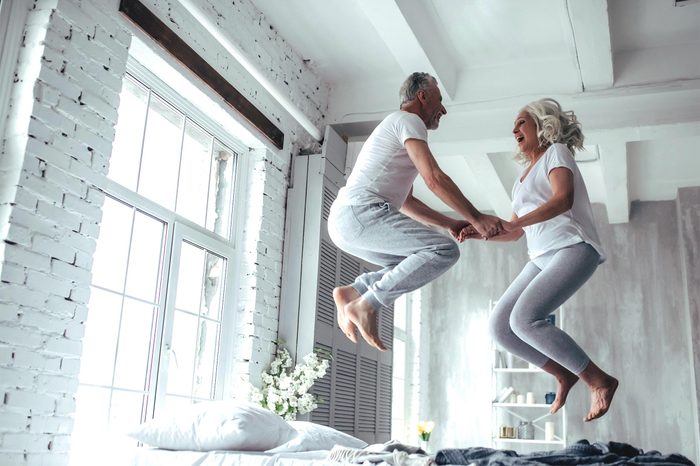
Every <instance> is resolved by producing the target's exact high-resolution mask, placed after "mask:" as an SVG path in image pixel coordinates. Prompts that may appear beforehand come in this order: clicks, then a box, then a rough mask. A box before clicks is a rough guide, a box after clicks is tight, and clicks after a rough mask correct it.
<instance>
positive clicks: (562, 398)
mask: <svg viewBox="0 0 700 466" xmlns="http://www.w3.org/2000/svg"><path fill="white" fill-rule="evenodd" d="M556 379H557V385H558V386H557V397H556V398H555V399H554V402H553V403H552V407H551V408H550V409H549V412H550V414H554V413H556V412H557V411H559V410H560V409H561V407H562V406H564V403H566V397H567V396H568V395H569V390H571V387H573V386H574V385H576V382H578V376H576V374H574V373H572V372H569V371H566V372H565V373H563V374H562V375H559V376H557V377H556Z"/></svg>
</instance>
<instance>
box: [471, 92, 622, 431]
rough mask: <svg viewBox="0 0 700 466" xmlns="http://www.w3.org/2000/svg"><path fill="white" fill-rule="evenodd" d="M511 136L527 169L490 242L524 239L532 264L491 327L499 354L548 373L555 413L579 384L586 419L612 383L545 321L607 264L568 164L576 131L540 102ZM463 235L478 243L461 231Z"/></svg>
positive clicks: (566, 115) (579, 140) (557, 109)
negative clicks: (586, 400) (585, 391)
mask: <svg viewBox="0 0 700 466" xmlns="http://www.w3.org/2000/svg"><path fill="white" fill-rule="evenodd" d="M513 135H514V136H515V140H516V141H517V144H518V158H519V159H520V160H522V161H523V162H524V163H523V165H524V166H525V169H524V170H523V172H522V175H521V176H520V178H518V179H517V180H516V182H515V186H513V196H512V198H513V217H512V220H511V222H503V226H504V229H505V232H504V233H503V234H501V235H499V236H497V237H491V239H490V240H491V241H494V240H495V241H515V240H518V239H519V238H520V237H521V236H522V235H523V234H525V236H526V237H527V246H528V254H529V256H530V262H528V263H527V264H526V265H525V268H524V269H523V270H522V272H521V273H520V275H518V277H517V278H516V279H515V280H514V281H513V283H511V285H510V286H509V287H508V289H507V290H506V292H505V293H504V294H503V296H502V297H501V299H500V300H499V301H498V304H497V305H496V308H495V311H494V313H493V315H492V317H491V321H490V329H491V333H492V335H493V337H494V339H495V340H496V341H497V343H498V344H500V345H501V346H502V347H503V348H505V349H506V350H508V351H510V352H511V353H513V354H515V355H516V356H518V357H520V358H522V359H525V360H526V361H529V362H530V363H532V364H534V365H536V366H538V367H540V368H542V369H543V370H544V371H546V372H548V373H550V374H552V375H553V376H554V377H555V378H556V379H557V382H558V389H557V395H556V399H555V401H554V403H553V404H552V407H551V412H552V413H555V412H556V411H558V410H559V408H561V407H562V406H563V405H564V402H565V401H566V396H567V394H568V393H569V390H570V389H571V387H573V385H574V384H575V383H576V382H577V381H578V379H581V380H583V381H584V382H585V383H586V384H587V385H588V388H589V389H590V391H591V408H590V411H589V413H588V415H586V417H585V418H584V421H591V420H593V419H596V418H598V417H600V416H602V415H603V414H605V413H606V412H607V410H608V408H609V407H610V402H611V401H612V397H613V395H614V394H615V390H616V389H617V385H618V381H617V379H615V378H614V377H612V376H610V375H608V374H606V373H605V372H603V371H602V370H601V369H600V368H599V367H598V366H596V365H595V364H594V363H593V361H591V359H590V358H589V357H588V355H586V353H585V352H584V351H583V350H582V349H581V348H580V347H579V346H578V345H577V344H576V342H575V341H574V340H573V339H572V338H571V337H570V336H569V335H567V334H566V333H564V332H563V331H562V330H561V329H559V328H557V327H556V326H554V325H552V324H550V323H549V322H548V321H547V320H545V318H546V317H547V316H548V315H549V314H550V313H551V312H553V311H554V310H555V309H557V308H558V307H559V306H561V305H562V303H564V302H565V301H566V300H567V299H569V297H571V296H572V295H573V294H574V293H575V292H576V290H578V289H579V288H580V287H581V286H582V285H583V284H584V283H585V282H586V281H587V280H588V279H589V278H590V277H591V275H593V272H594V271H595V269H596V268H597V267H598V264H601V263H602V262H603V261H604V260H605V255H604V253H603V251H602V249H601V246H600V241H599V239H598V234H597V232H596V228H595V224H594V222H593V214H592V210H591V205H590V201H589V199H588V192H587V191H586V185H585V184H584V182H583V178H582V177H581V173H580V172H579V170H578V167H577V166H576V163H575V162H574V155H573V151H574V150H577V149H578V150H580V149H582V148H583V133H582V132H581V125H580V124H579V123H578V121H577V119H576V116H575V115H574V113H573V112H571V111H563V110H562V109H561V106H560V105H559V103H558V102H556V101H555V100H552V99H542V100H539V101H536V102H532V103H530V104H529V105H527V106H526V107H525V108H524V109H523V110H522V111H520V113H518V116H517V117H516V118H515V125H514V127H513ZM463 233H464V237H472V238H474V237H479V235H478V234H476V232H475V231H474V230H469V228H468V227H467V228H465V230H463Z"/></svg>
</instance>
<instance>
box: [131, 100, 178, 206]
mask: <svg viewBox="0 0 700 466" xmlns="http://www.w3.org/2000/svg"><path fill="white" fill-rule="evenodd" d="M184 123H185V118H184V117H183V116H182V114H181V113H179V112H177V111H176V110H174V109H173V108H172V107H170V106H169V105H168V104H166V103H165V102H164V101H163V100H161V99H160V98H158V97H157V96H155V95H151V103H150V105H149V108H148V120H147V123H146V136H145V138H144V142H143V156H142V157H141V175H140V176H139V186H138V192H139V193H140V194H143V195H144V196H145V197H147V198H148V199H150V200H152V201H154V202H157V203H158V204H160V205H162V206H163V207H165V208H167V209H170V210H174V209H175V192H176V188H177V176H178V168H179V167H180V143H181V141H182V127H183V125H184Z"/></svg>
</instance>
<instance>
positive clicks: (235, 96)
mask: <svg viewBox="0 0 700 466" xmlns="http://www.w3.org/2000/svg"><path fill="white" fill-rule="evenodd" d="M119 11H121V12H122V13H123V14H124V15H125V16H126V17H127V18H129V19H130V20H131V21H132V22H133V23H134V24H135V25H136V26H138V27H139V28H141V29H142V30H143V31H144V32H145V33H146V34H148V35H149V36H150V37H151V38H153V40H155V41H156V42H158V43H159V44H160V45H161V46H162V47H163V48H164V49H165V50H166V51H167V52H168V53H170V54H171V55H172V56H173V57H175V58H176V59H177V60H178V61H180V63H182V64H183V65H185V66H186V67H187V68H188V69H189V70H190V71H192V72H193V73H194V74H195V75H197V76H198V77H199V78H200V79H201V80H202V81H204V83H205V84H206V85H208V86H209V87H211V88H212V89H213V90H214V92H216V93H217V94H219V95H220V96H221V97H223V98H224V100H225V101H226V102H227V103H228V104H229V105H231V107H233V108H234V110H236V111H237V112H238V113H239V114H240V115H241V116H243V118H245V119H246V120H248V121H249V122H250V123H251V124H252V125H253V126H255V127H256V128H257V129H258V130H260V132H262V133H263V134H264V135H265V137H266V138H267V139H269V140H270V142H272V144H274V146H275V147H276V148H278V149H282V147H283V146H284V133H283V132H282V131H281V130H280V129H279V128H278V127H277V126H275V125H274V123H272V122H271V121H270V120H269V119H268V118H267V117H266V116H265V115H263V114H262V112H261V111H260V110H258V109H257V108H256V107H255V105H253V104H252V103H250V101H249V100H248V99H246V98H245V97H244V96H243V95H242V94H241V93H240V92H238V90H237V89H236V88H235V87H233V86H232V85H231V83H229V82H228V81H227V80H226V79H225V78H224V77H223V76H221V75H220V74H219V73H218V72H217V71H216V70H215V69H214V68H213V67H212V66H211V65H209V63H207V62H206V61H205V60H204V59H203V58H202V57H200V56H199V54H197V52H195V51H194V50H192V48H191V47H190V46H189V45H187V44H186V43H185V41H184V40H182V39H181V38H180V37H178V35H177V34H175V33H174V32H173V31H172V30H171V29H170V28H168V26H167V25H165V23H163V22H162V21H161V20H160V19H158V18H157V17H156V16H155V15H154V14H153V13H152V12H151V11H150V10H149V9H148V8H146V7H145V6H144V5H143V4H142V3H141V2H139V1H138V0H121V2H120V4H119Z"/></svg>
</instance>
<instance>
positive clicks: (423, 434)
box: [416, 421, 435, 441]
mask: <svg viewBox="0 0 700 466" xmlns="http://www.w3.org/2000/svg"><path fill="white" fill-rule="evenodd" d="M434 428H435V423H434V422H433V421H419V422H418V424H417V425H416V430H418V437H419V438H420V439H421V440H425V441H428V440H430V434H431V433H432V432H433V429H434Z"/></svg>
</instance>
